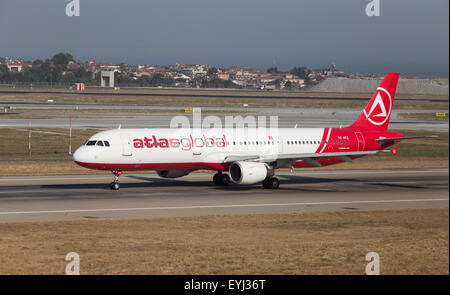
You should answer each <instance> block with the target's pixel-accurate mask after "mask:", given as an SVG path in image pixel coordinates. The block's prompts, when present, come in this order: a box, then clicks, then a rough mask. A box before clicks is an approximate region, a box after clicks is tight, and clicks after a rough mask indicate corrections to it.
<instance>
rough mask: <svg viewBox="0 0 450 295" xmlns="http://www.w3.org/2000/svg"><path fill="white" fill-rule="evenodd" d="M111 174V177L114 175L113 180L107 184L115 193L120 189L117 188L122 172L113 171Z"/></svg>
mask: <svg viewBox="0 0 450 295" xmlns="http://www.w3.org/2000/svg"><path fill="white" fill-rule="evenodd" d="M112 173H113V175H114V179H113V182H111V183H110V184H109V187H110V188H111V189H112V190H115V191H117V190H119V188H120V186H119V176H120V175H122V171H118V170H115V171H113V172H112Z"/></svg>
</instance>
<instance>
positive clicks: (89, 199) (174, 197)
mask: <svg viewBox="0 0 450 295" xmlns="http://www.w3.org/2000/svg"><path fill="white" fill-rule="evenodd" d="M279 177H280V179H281V186H280V189H278V190H266V189H262V188H261V186H260V185H252V186H240V185H235V184H232V185H230V186H228V187H216V186H213V185H212V181H211V178H212V174H206V173H193V174H191V175H188V176H186V177H183V178H179V179H172V180H169V179H161V178H159V177H157V176H156V175H154V174H148V175H132V174H125V175H123V176H122V177H121V179H120V183H121V189H120V190H119V191H112V190H110V189H109V186H108V183H109V182H110V181H111V180H112V177H111V176H109V175H105V176H102V175H79V176H47V177H45V176H36V177H1V178H0V222H15V221H17V222H22V221H56V220H80V219H81V220H84V219H86V220H87V219H96V218H141V217H162V216H193V215H211V214H247V213H277V212H294V211H312V210H320V211H348V210H358V209H364V210H379V209H393V208H436V207H443V208H448V206H449V179H448V177H449V170H448V169H411V170H351V171H308V170H298V171H297V172H295V173H293V174H291V173H289V172H284V171H283V172H281V173H280V174H279Z"/></svg>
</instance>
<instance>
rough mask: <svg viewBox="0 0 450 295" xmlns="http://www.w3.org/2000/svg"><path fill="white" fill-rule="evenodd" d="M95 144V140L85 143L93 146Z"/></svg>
mask: <svg viewBox="0 0 450 295" xmlns="http://www.w3.org/2000/svg"><path fill="white" fill-rule="evenodd" d="M96 142H97V141H96V140H90V141H88V142H87V143H86V145H95V143H96Z"/></svg>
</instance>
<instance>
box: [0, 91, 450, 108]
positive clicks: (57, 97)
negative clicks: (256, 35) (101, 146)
mask: <svg viewBox="0 0 450 295" xmlns="http://www.w3.org/2000/svg"><path fill="white" fill-rule="evenodd" d="M155 91H156V92H155ZM180 91H181V92H180ZM204 92H205V91H201V93H202V94H204ZM151 93H152V94H156V95H157V94H158V93H164V94H170V93H178V94H183V93H186V94H189V95H195V94H196V93H197V92H195V91H187V92H186V91H183V90H173V91H169V92H164V91H163V92H161V91H160V92H158V91H157V90H153V91H151ZM230 93H231V94H230ZM125 94H126V95H121V96H114V95H111V96H108V95H89V94H87V95H77V94H76V93H75V92H73V93H70V92H69V93H67V94H46V93H40V94H28V93H25V94H22V93H14V92H11V93H6V94H5V93H2V94H0V102H1V101H5V102H6V101H27V102H42V103H46V102H47V101H48V100H53V101H54V102H56V103H74V104H77V103H79V104H82V103H99V104H107V105H111V104H114V105H123V106H129V105H138V106H140V105H145V106H173V107H181V108H187V107H242V106H243V104H248V107H265V108H338V109H362V108H363V107H364V106H365V105H366V104H367V102H368V101H369V98H370V96H371V94H345V93H303V92H298V93H294V94H293V93H289V92H287V93H284V92H253V91H249V92H239V91H227V92H224V91H208V93H207V94H208V95H211V94H212V95H214V96H213V97H195V96H194V97H188V96H184V97H183V96H137V95H133V91H127V92H125ZM128 94H129V95H128ZM221 95H222V96H221ZM223 95H235V96H239V95H245V96H255V98H253V97H250V98H239V97H223ZM258 96H262V97H264V96H276V97H275V98H264V99H262V98H258ZM285 96H294V97H299V99H295V98H294V99H286V98H283V97H285ZM302 97H314V99H301V98H302ZM327 97H342V100H330V99H327ZM398 97H402V96H401V95H399V96H398ZM406 97H408V98H411V97H413V98H425V99H429V98H433V99H438V100H441V101H438V102H420V101H417V102H411V101H400V100H398V101H396V102H395V108H396V109H404V110H414V109H416V110H417V109H424V110H431V109H433V110H435V109H437V110H448V107H449V102H448V96H444V95H437V96H430V95H426V96H424V95H420V96H419V95H417V96H414V95H408V96H406ZM345 98H365V99H367V100H362V101H352V100H346V99H345Z"/></svg>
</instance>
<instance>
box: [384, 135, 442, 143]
mask: <svg viewBox="0 0 450 295" xmlns="http://www.w3.org/2000/svg"><path fill="white" fill-rule="evenodd" d="M418 138H437V136H436V135H428V136H409V137H392V138H379V139H377V141H378V142H379V143H385V142H390V141H398V140H405V139H418Z"/></svg>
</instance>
